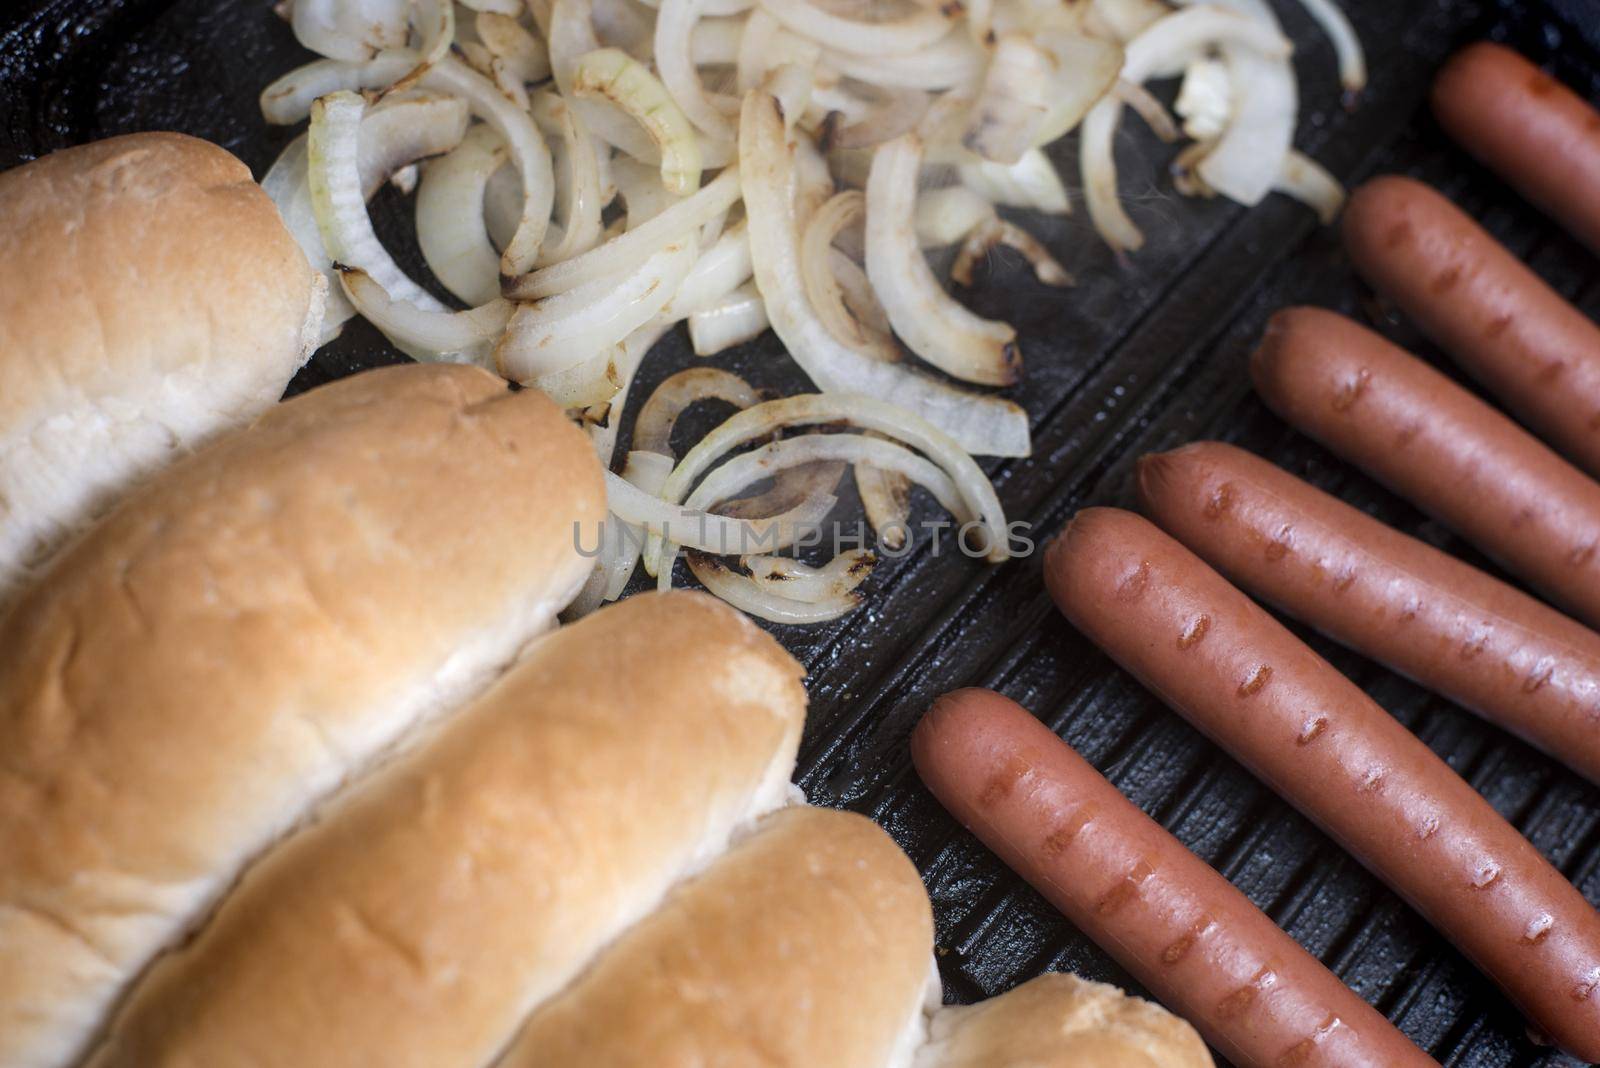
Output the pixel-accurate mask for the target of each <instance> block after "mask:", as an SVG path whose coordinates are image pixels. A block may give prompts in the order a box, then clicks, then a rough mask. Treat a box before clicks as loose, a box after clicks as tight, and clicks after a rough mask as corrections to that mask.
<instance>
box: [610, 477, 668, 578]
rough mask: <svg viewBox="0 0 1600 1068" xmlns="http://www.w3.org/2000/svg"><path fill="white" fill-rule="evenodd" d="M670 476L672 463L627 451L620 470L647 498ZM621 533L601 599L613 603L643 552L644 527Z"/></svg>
mask: <svg viewBox="0 0 1600 1068" xmlns="http://www.w3.org/2000/svg"><path fill="white" fill-rule="evenodd" d="M671 473H672V460H671V459H670V458H668V457H666V456H661V455H659V454H658V453H653V452H630V453H629V454H628V460H627V463H625V464H624V465H623V468H622V477H623V478H624V479H625V480H626V481H628V482H631V483H632V484H633V485H635V486H638V487H639V488H640V489H641V490H643V491H644V492H645V493H648V494H650V495H651V496H654V495H655V494H656V492H657V491H658V490H660V489H661V483H663V482H665V481H666V479H667V476H668V475H669V474H671ZM617 523H618V524H619V525H622V520H620V519H619V520H617ZM621 533H622V534H623V537H621V538H620V539H619V541H620V544H619V545H618V547H617V550H618V551H617V552H615V553H614V554H613V555H612V558H611V560H610V561H609V563H608V564H607V566H606V580H605V593H604V597H605V599H606V600H608V601H614V600H616V599H617V598H618V597H621V596H622V591H623V590H624V589H626V588H627V585H628V580H629V579H631V578H632V577H633V572H634V568H636V567H637V566H638V564H639V554H640V553H641V552H643V551H644V543H645V530H644V527H642V526H639V525H638V524H635V523H628V524H626V525H625V527H624V529H623V530H622V531H621Z"/></svg>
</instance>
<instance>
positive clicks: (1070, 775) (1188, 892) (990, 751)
mask: <svg viewBox="0 0 1600 1068" xmlns="http://www.w3.org/2000/svg"><path fill="white" fill-rule="evenodd" d="M911 754H912V757H913V759H914V760H915V761H916V765H917V771H918V772H920V773H921V775H922V778H923V781H925V782H926V783H927V784H928V786H929V788H930V789H931V790H932V791H933V792H934V795H935V796H937V797H938V798H939V800H940V801H941V802H943V804H944V806H945V807H946V808H948V809H949V810H950V811H951V812H952V813H953V814H954V815H955V816H956V818H957V819H959V820H960V821H961V822H962V824H964V825H965V826H967V827H968V828H970V829H971V830H972V831H973V832H974V833H976V834H977V836H978V837H979V838H981V839H983V841H984V842H985V843H986V844H987V845H988V846H989V847H990V848H991V849H993V850H994V851H995V852H997V853H998V854H999V855H1000V857H1001V859H1003V860H1004V861H1005V862H1006V863H1007V864H1008V865H1010V866H1011V867H1012V868H1014V869H1015V870H1016V871H1017V873H1018V874H1020V875H1021V876H1022V877H1023V878H1024V879H1026V880H1027V881H1028V882H1029V883H1031V884H1033V886H1034V887H1035V888H1036V889H1038V890H1039V892H1040V893H1042V894H1044V896H1045V897H1047V898H1048V899H1049V900H1050V902H1051V904H1053V905H1055V906H1056V907H1057V908H1058V909H1060V910H1061V911H1062V912H1063V913H1064V914H1065V915H1066V917H1067V918H1068V919H1069V920H1071V921H1072V922H1073V923H1074V924H1076V925H1077V926H1078V927H1079V928H1081V929H1082V930H1083V931H1084V933H1085V934H1087V935H1089V937H1090V938H1093V939H1094V940H1095V941H1096V942H1097V943H1099V944H1100V945H1101V946H1103V947H1104V948H1105V949H1106V950H1107V952H1109V953H1110V954H1111V955H1112V956H1114V957H1116V958H1117V960H1118V961H1119V962H1121V963H1122V965H1123V966H1124V967H1125V968H1127V969H1128V970H1129V971H1130V972H1132V973H1133V974H1134V975H1135V976H1137V977H1138V979H1139V981H1140V982H1142V983H1144V984H1145V986H1147V987H1149V988H1150V990H1151V992H1152V993H1154V994H1155V995H1156V996H1157V997H1159V998H1160V999H1161V1000H1162V1001H1164V1002H1166V1003H1167V1004H1168V1005H1170V1006H1172V1008H1173V1009H1175V1010H1176V1011H1177V1012H1178V1014H1179V1015H1181V1016H1184V1017H1186V1018H1187V1019H1188V1020H1189V1021H1190V1022H1192V1023H1193V1024H1194V1025H1195V1026H1196V1028H1197V1029H1198V1030H1199V1031H1200V1033H1201V1034H1203V1035H1204V1036H1205V1037H1206V1039H1207V1041H1209V1042H1210V1043H1211V1044H1212V1045H1213V1046H1215V1047H1216V1048H1217V1049H1219V1050H1221V1051H1222V1052H1223V1053H1224V1054H1225V1055H1226V1056H1227V1057H1228V1059H1229V1060H1231V1061H1233V1062H1234V1063H1235V1064H1237V1065H1240V1066H1241V1068H1255V1066H1259V1068H1282V1066H1283V1065H1312V1064H1315V1065H1326V1066H1356V1065H1360V1066H1363V1068H1367V1066H1370V1068H1379V1066H1382V1068H1406V1066H1418V1068H1420V1066H1424V1065H1432V1064H1434V1061H1433V1060H1432V1058H1430V1057H1428V1056H1427V1055H1425V1054H1424V1053H1423V1052H1422V1051H1421V1050H1419V1049H1417V1047H1415V1046H1413V1045H1412V1044H1411V1043H1410V1042H1409V1041H1407V1040H1406V1038H1405V1036H1404V1035H1402V1034H1401V1033H1400V1032H1399V1031H1397V1030H1395V1029H1394V1027H1393V1026H1392V1025H1391V1024H1390V1023H1389V1021H1388V1020H1386V1019H1384V1018H1383V1016H1382V1015H1380V1014H1379V1013H1378V1012H1377V1011H1376V1010H1375V1009H1373V1008H1372V1007H1371V1006H1370V1005H1368V1004H1367V1003H1366V1002H1364V1001H1362V1000H1361V999H1360V998H1359V997H1357V996H1356V995H1355V994H1354V993H1352V992H1351V991H1350V989H1349V988H1348V987H1346V986H1345V985H1344V984H1343V983H1341V982H1340V981H1339V980H1338V978H1336V977H1335V976H1334V975H1333V974H1332V973H1330V972H1329V971H1328V970H1327V969H1326V968H1324V967H1323V966H1322V965H1321V964H1320V963H1318V962H1317V960H1316V958H1314V957H1312V956H1311V955H1310V954H1309V953H1307V952H1306V951H1305V950H1304V949H1302V948H1301V947H1300V945H1299V944H1298V943H1296V942H1295V941H1294V939H1292V938H1290V937H1289V936H1288V935H1286V934H1284V932H1283V931H1282V930H1280V929H1279V928H1278V927H1277V925H1276V924H1274V923H1273V922H1272V921H1271V920H1270V919H1268V918H1267V917H1266V916H1265V915H1264V914H1263V913H1262V912H1261V910H1260V909H1258V908H1256V907H1255V906H1254V905H1252V904H1251V903H1250V900H1249V899H1248V898H1246V897H1245V896H1244V895H1243V894H1242V893H1240V892H1239V891H1238V890H1237V889H1235V888H1234V886H1233V885H1232V884H1231V883H1229V882H1228V881H1227V880H1226V879H1224V878H1223V877H1222V876H1221V875H1218V874H1217V873H1216V872H1215V871H1213V870H1212V869H1211V868H1210V867H1209V866H1207V864H1206V863H1205V862H1204V861H1202V860H1201V859H1200V858H1199V857H1197V856H1195V855H1194V854H1193V853H1191V852H1189V851H1188V850H1187V849H1185V848H1184V846H1183V843H1181V842H1179V841H1178V840H1177V839H1176V838H1174V837H1172V835H1170V834H1168V833H1167V832H1166V831H1165V830H1163V829H1162V827H1161V825H1160V824H1158V823H1156V822H1155V821H1154V820H1152V819H1151V818H1150V817H1149V816H1146V815H1145V814H1144V813H1143V812H1141V811H1139V809H1138V808H1137V807H1136V806H1135V805H1134V804H1133V802H1131V801H1129V800H1128V799H1127V798H1125V797H1123V796H1122V794H1120V793H1119V792H1118V791H1117V788H1116V787H1115V786H1112V785H1111V783H1109V782H1107V781H1106V780H1105V779H1104V778H1103V777H1102V776H1101V775H1100V773H1099V772H1097V771H1095V769H1094V768H1093V767H1091V766H1090V765H1089V763H1088V762H1087V761H1085V760H1084V759H1083V758H1082V757H1080V756H1079V755H1078V754H1077V753H1075V752H1073V751H1072V749H1071V748H1069V747H1068V746H1067V744H1066V743H1065V742H1063V741H1062V740H1061V739H1060V738H1057V737H1056V736H1055V734H1054V733H1052V732H1051V731H1050V729H1049V728H1048V727H1046V726H1045V725H1044V724H1042V723H1040V722H1039V721H1038V720H1036V719H1034V718H1033V717H1032V716H1031V715H1029V714H1028V713H1027V712H1026V711H1025V710H1024V709H1022V708H1021V707H1020V706H1018V705H1017V704H1015V703H1014V702H1012V701H1010V700H1008V699H1007V698H1004V697H1002V696H1000V695H999V694H997V693H991V692H990V691H988V690H958V691H956V692H955V693H951V694H946V695H945V696H944V697H941V698H940V699H939V700H938V701H936V702H934V705H933V708H932V709H930V710H929V712H928V714H927V716H926V717H924V718H923V720H922V722H921V723H920V724H919V725H918V727H917V730H916V733H915V735H913V737H912V740H911Z"/></svg>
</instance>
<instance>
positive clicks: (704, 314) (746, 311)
mask: <svg viewBox="0 0 1600 1068" xmlns="http://www.w3.org/2000/svg"><path fill="white" fill-rule="evenodd" d="M771 325H772V322H771V320H770V319H768V318H767V306H766V302H765V301H763V300H762V299H761V291H760V290H758V289H756V287H755V286H754V285H753V284H750V283H746V284H745V285H742V286H740V287H739V288H738V289H735V290H734V291H733V292H732V293H729V294H728V295H727V296H725V297H723V298H722V299H721V300H719V301H717V302H716V303H715V304H713V305H712V306H711V307H709V308H705V309H702V310H700V311H697V312H695V313H694V314H693V315H691V316H689V344H690V346H691V347H692V348H693V349H694V354H695V355H696V356H715V355H716V354H717V353H719V352H722V351H724V350H726V349H731V348H733V347H734V346H735V345H743V344H744V343H745V342H746V341H754V340H755V339H756V338H758V337H760V336H761V335H762V334H763V333H765V332H766V329H767V327H769V326H771Z"/></svg>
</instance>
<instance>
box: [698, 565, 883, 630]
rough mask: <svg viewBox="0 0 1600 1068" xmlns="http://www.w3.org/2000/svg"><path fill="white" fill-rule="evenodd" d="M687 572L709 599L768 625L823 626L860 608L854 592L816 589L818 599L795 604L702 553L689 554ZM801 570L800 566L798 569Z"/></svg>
mask: <svg viewBox="0 0 1600 1068" xmlns="http://www.w3.org/2000/svg"><path fill="white" fill-rule="evenodd" d="M769 559H782V557H765V556H763V557H748V558H747V560H750V561H756V560H769ZM688 560H689V570H690V572H692V573H693V575H694V577H695V578H696V579H698V580H699V582H700V584H701V585H702V586H704V587H705V588H706V589H707V590H708V591H709V592H710V593H711V594H712V595H713V596H715V597H718V598H721V599H722V600H724V601H726V602H728V603H729V604H731V605H733V607H735V608H737V609H739V610H740V611H741V612H745V613H748V614H749V615H752V616H755V617H756V618H757V619H765V620H767V621H768V622H769V623H784V624H788V625H790V626H805V625H807V624H811V623H825V622H827V621H828V620H830V619H838V618H839V617H840V616H844V615H848V614H849V613H850V612H852V611H854V610H855V609H856V608H857V607H858V606H859V605H860V604H861V595H860V594H859V593H857V592H856V591H855V590H854V589H837V588H829V587H825V586H824V587H819V588H818V590H819V593H820V596H818V597H817V598H815V599H813V600H799V599H796V598H792V597H786V596H784V593H783V591H782V590H781V589H780V588H779V586H778V584H776V583H774V582H771V581H770V580H769V581H767V582H762V581H758V580H757V579H756V578H755V577H754V576H752V575H748V574H743V573H741V572H739V571H736V570H735V569H734V568H733V567H732V566H730V565H729V564H728V563H726V562H725V561H723V560H721V559H720V558H718V557H715V556H708V555H706V554H704V553H696V552H691V553H690V554H689V556H688ZM801 566H803V565H801Z"/></svg>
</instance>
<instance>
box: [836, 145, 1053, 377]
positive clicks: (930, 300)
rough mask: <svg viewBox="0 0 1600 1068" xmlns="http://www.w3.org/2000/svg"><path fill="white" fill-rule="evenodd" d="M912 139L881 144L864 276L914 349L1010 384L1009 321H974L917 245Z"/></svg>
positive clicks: (1018, 360) (1017, 366)
mask: <svg viewBox="0 0 1600 1068" xmlns="http://www.w3.org/2000/svg"><path fill="white" fill-rule="evenodd" d="M921 165H922V143H921V141H920V140H919V139H918V138H917V136H916V135H915V134H907V135H906V136H904V137H899V138H896V139H895V140H893V141H891V142H889V143H888V144H886V145H883V146H880V147H879V149H878V151H877V155H876V156H875V157H874V159H873V161H872V174H871V176H870V177H869V178H868V179H867V277H868V278H870V279H871V280H872V288H873V289H874V290H875V291H876V292H877V294H878V299H879V300H880V301H882V302H883V308H884V311H886V312H888V313H889V322H890V324H891V325H892V326H893V327H894V331H895V333H896V334H898V335H899V336H900V340H901V341H904V342H905V343H906V345H907V346H908V347H910V349H911V351H912V352H914V353H916V354H917V355H918V356H921V357H922V358H923V359H924V360H927V361H928V362H929V363H931V364H933V365H934V366H935V367H938V368H939V369H940V370H942V371H944V372H946V373H947V374H950V375H953V376H955V377H956V378H960V379H964V380H965V381H968V382H978V383H981V384H983V385H990V386H1007V385H1011V384H1012V383H1013V382H1015V381H1016V380H1017V375H1018V373H1019V372H1020V371H1021V368H1022V356H1021V353H1020V352H1018V350H1017V344H1016V340H1017V332H1016V331H1015V330H1013V329H1012V328H1011V326H1010V325H1009V324H1007V323H1002V322H997V321H995V320H992V319H985V318H982V317H981V316H979V315H975V314H974V313H973V312H971V311H969V310H968V309H967V308H966V307H965V306H963V305H962V304H960V303H959V302H957V301H956V300H955V299H954V298H953V297H951V296H950V294H948V293H946V292H945V291H944V289H943V287H941V286H940V285H939V283H938V280H937V279H935V278H934V276H933V270H932V268H930V267H929V266H928V261H927V259H926V258H925V257H924V256H923V254H922V248H921V247H920V246H919V245H918V244H917V234H916V200H917V175H918V172H919V170H920V168H921Z"/></svg>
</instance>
